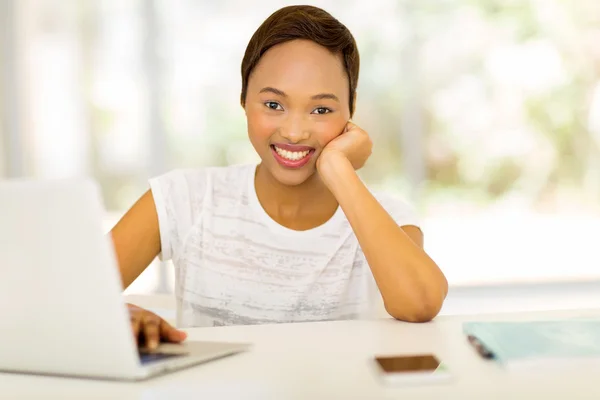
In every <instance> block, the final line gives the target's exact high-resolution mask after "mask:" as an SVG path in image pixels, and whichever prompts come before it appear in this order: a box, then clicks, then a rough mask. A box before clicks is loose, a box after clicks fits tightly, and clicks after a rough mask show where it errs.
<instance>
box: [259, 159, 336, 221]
mask: <svg viewBox="0 0 600 400" xmlns="http://www.w3.org/2000/svg"><path fill="white" fill-rule="evenodd" d="M254 187H255V190H256V196H257V197H258V201H259V202H260V204H261V206H262V207H263V209H264V210H265V212H266V213H267V214H268V215H269V216H270V217H271V218H272V219H273V220H275V221H276V222H277V223H279V224H280V225H283V226H285V227H287V228H290V229H295V230H308V229H312V228H315V227H317V226H319V225H322V224H324V223H325V222H327V221H328V220H329V219H330V218H331V217H332V216H333V214H335V212H336V210H337V208H338V202H337V200H336V199H335V197H334V196H333V194H332V193H331V192H330V191H329V189H328V188H327V186H325V184H324V183H323V181H322V180H321V178H320V177H319V175H318V173H315V174H313V175H312V176H311V177H310V178H308V179H307V180H306V181H305V182H303V183H301V184H300V185H297V186H287V185H284V184H282V183H281V182H279V181H277V180H276V179H275V178H274V177H273V175H272V174H271V173H270V172H269V170H268V169H267V168H265V167H264V166H263V165H262V164H259V165H258V166H257V168H256V174H255V177H254Z"/></svg>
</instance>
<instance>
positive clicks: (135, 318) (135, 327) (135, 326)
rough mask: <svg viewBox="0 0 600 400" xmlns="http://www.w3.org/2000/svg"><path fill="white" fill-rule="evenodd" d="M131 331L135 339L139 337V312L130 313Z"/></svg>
mask: <svg viewBox="0 0 600 400" xmlns="http://www.w3.org/2000/svg"><path fill="white" fill-rule="evenodd" d="M130 318H131V331H132V332H133V337H134V338H135V340H136V341H137V340H138V339H139V337H140V323H141V321H140V318H139V314H131V317H130Z"/></svg>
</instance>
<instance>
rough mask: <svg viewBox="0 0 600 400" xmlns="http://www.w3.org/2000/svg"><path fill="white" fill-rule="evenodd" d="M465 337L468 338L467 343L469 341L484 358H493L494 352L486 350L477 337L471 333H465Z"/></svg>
mask: <svg viewBox="0 0 600 400" xmlns="http://www.w3.org/2000/svg"><path fill="white" fill-rule="evenodd" d="M467 339H468V340H469V343H471V345H472V346H473V347H474V348H475V350H477V353H478V354H479V355H480V356H481V357H483V358H485V359H486V360H490V359H493V358H495V355H494V353H492V352H491V351H490V350H488V349H487V348H486V347H485V346H484V345H483V343H481V342H480V341H479V339H477V338H476V337H475V336H473V335H467Z"/></svg>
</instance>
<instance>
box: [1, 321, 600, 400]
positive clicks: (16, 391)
mask: <svg viewBox="0 0 600 400" xmlns="http://www.w3.org/2000/svg"><path fill="white" fill-rule="evenodd" d="M562 317H600V310H589V311H585V310H581V311H556V312H538V313H522V314H504V315H487V316H481V315H480V316H474V317H468V316H460V317H439V318H438V319H437V320H436V321H434V322H431V323H428V324H408V323H402V322H398V321H394V320H391V319H382V320H374V321H336V322H319V323H301V324H281V325H256V326H236V327H219V328H198V329H189V330H188V333H189V338H190V339H191V340H220V341H245V342H248V341H249V342H252V343H254V347H253V349H252V350H251V351H249V352H247V353H244V354H238V355H235V356H232V357H228V358H224V359H221V360H217V361H213V362H210V363H207V364H204V365H200V366H197V367H193V368H190V369H187V370H183V371H180V372H177V373H174V374H169V375H165V376H162V377H158V378H155V379H151V380H149V381H146V382H141V383H122V382H103V381H93V380H82V379H71V378H54V377H39V376H25V375H16V374H0V397H1V398H6V399H9V398H10V399H17V398H34V397H40V398H42V397H43V398H61V399H71V398H78V399H79V398H85V399H90V398H119V399H125V398H131V399H143V400H146V399H152V400H153V399H194V400H197V399H200V398H235V399H278V400H280V399H334V398H340V399H355V398H356V399H371V400H374V399H392V398H407V399H414V398H419V399H442V398H444V399H446V398H448V399H449V398H473V399H508V398H510V399H533V398H552V399H553V398H561V399H566V398H596V399H597V398H600V385H598V384H597V380H598V376H600V367H599V368H598V369H587V370H585V369H583V368H582V369H574V370H560V371H553V372H546V373H540V372H537V373H536V372H526V373H514V372H508V371H506V370H504V369H502V367H500V366H498V365H497V364H495V363H494V362H490V361H485V360H483V359H481V358H479V357H478V356H477V355H476V354H475V352H474V351H473V349H472V348H471V347H470V346H469V345H468V344H467V342H466V340H465V338H464V337H463V335H462V327H461V323H462V322H463V321H465V320H498V319H505V320H527V319H545V318H562ZM419 352H433V353H435V354H437V355H438V356H439V357H440V358H441V359H442V360H443V361H444V362H446V364H448V366H449V368H450V370H451V371H452V372H453V374H454V376H455V379H454V382H453V383H450V384H437V385H431V386H395V387H389V386H385V385H384V384H382V383H381V382H380V381H379V380H378V378H377V374H376V370H375V368H374V365H373V361H372V359H373V356H374V355H376V354H411V353H419Z"/></svg>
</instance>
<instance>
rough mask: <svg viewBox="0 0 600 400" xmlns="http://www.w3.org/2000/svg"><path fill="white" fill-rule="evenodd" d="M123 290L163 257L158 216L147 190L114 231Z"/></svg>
mask: <svg viewBox="0 0 600 400" xmlns="http://www.w3.org/2000/svg"><path fill="white" fill-rule="evenodd" d="M110 235H111V237H112V240H113V243H114V247H115V252H116V255H117V260H118V263H119V269H120V272H121V280H122V282H123V288H124V289H126V288H127V287H128V286H129V285H131V283H132V282H133V281H134V280H135V279H136V278H137V277H138V276H139V275H140V274H141V273H142V272H144V270H145V269H146V268H147V267H148V265H150V263H151V262H152V260H154V258H155V257H156V256H157V255H158V253H160V250H161V249H160V231H159V226H158V215H157V213H156V206H155V204H154V197H153V196H152V191H150V190H148V191H147V192H146V193H144V195H143V196H142V197H141V198H140V199H139V200H138V201H137V202H136V203H135V204H134V205H133V207H131V209H130V210H129V211H127V213H126V214H125V215H124V216H123V218H121V220H120V221H119V222H118V223H117V225H115V227H114V228H113V229H112V230H111V232H110Z"/></svg>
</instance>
